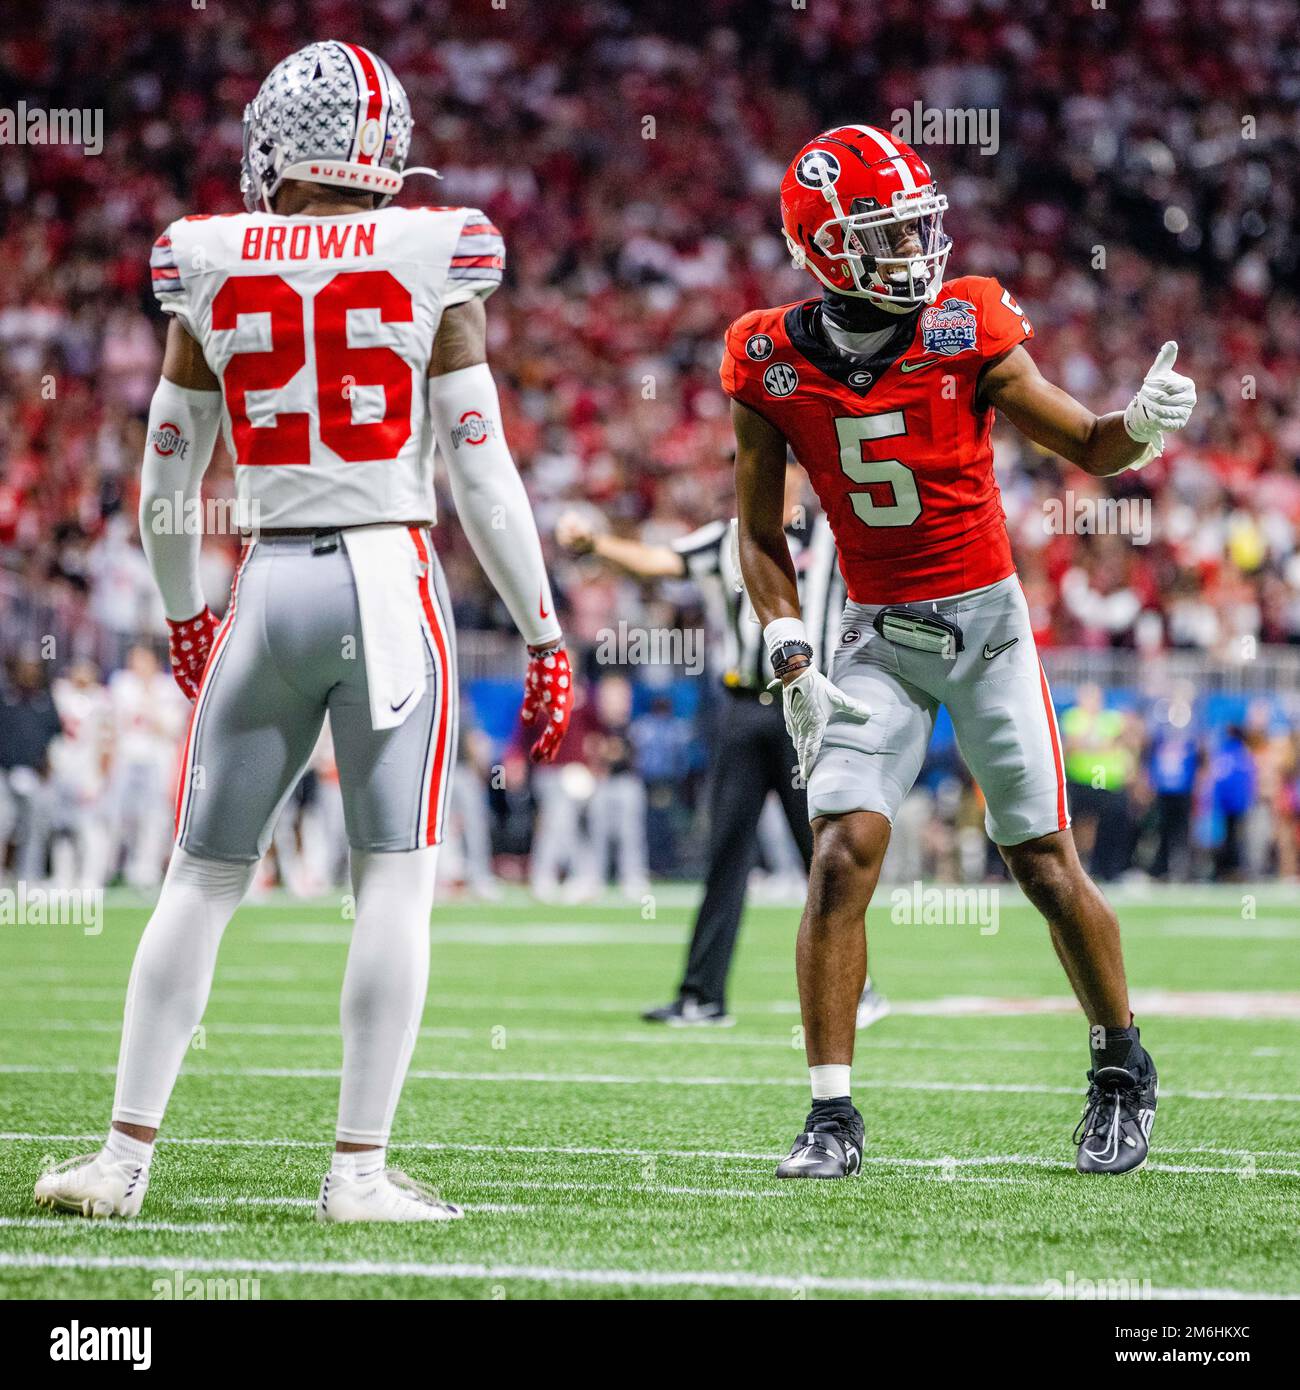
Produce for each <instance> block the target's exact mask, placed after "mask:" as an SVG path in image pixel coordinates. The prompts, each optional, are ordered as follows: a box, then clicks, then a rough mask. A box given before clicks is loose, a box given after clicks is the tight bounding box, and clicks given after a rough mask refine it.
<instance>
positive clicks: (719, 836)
mask: <svg viewBox="0 0 1300 1390" xmlns="http://www.w3.org/2000/svg"><path fill="white" fill-rule="evenodd" d="M803 483H804V474H803V470H802V469H801V468H800V467H799V466H798V464H796V463H793V462H792V463H791V464H790V465H789V466H788V467H787V468H786V475H785V522H786V536H787V538H788V540H789V542H790V553H791V555H792V557H793V558H794V565H795V571H796V573H797V574H798V578H799V598H800V606H801V607H802V610H803V621H804V626H805V627H806V628H807V630H808V633H809V637H810V640H811V641H812V642H813V643H814V646H815V650H816V651H817V653H818V657H819V659H820V660H821V662H822V664H823V668H825V667H828V666H829V665H830V658H831V654H832V653H833V651H834V649H835V646H836V643H837V641H838V634H839V621H840V614H841V613H842V612H843V609H844V602H845V592H844V580H843V578H842V576H841V575H840V569H839V561H838V556H837V555H836V551H835V541H834V538H833V537H832V535H831V528H830V525H829V524H828V523H827V521H826V518H825V517H824V516H823V515H822V514H821V513H818V514H817V515H816V516H815V518H813V519H812V520H811V522H810V521H809V520H808V517H807V513H806V510H805V508H804V507H803V506H802V505H801V499H802V496H803ZM556 540H557V541H558V542H559V544H560V545H561V546H563V547H564V548H565V549H567V550H569V551H571V552H573V553H574V554H579V555H581V554H592V555H596V556H598V557H599V558H600V559H602V560H604V561H606V562H607V563H609V564H611V565H613V566H615V567H616V568H618V569H620V570H622V571H624V572H625V573H627V574H630V575H632V576H634V577H635V578H637V579H642V580H655V579H661V580H666V579H693V580H695V581H696V582H697V583H698V584H699V586H700V588H701V590H702V591H703V592H704V593H705V595H706V596H707V599H708V601H709V608H710V610H711V613H712V615H713V625H714V626H715V627H716V628H718V629H720V630H721V637H722V642H721V647H722V671H721V676H722V688H723V694H722V697H721V700H720V702H719V707H718V710H717V714H716V727H715V729H714V730H713V731H712V736H711V738H710V741H709V746H710V752H711V758H712V772H713V776H712V785H711V791H710V798H709V844H708V867H707V870H706V874H705V887H704V901H703V902H702V903H701V904H700V909H699V912H698V913H697V914H696V917H695V927H694V930H693V932H692V934H691V944H690V949H689V951H688V953H687V958H686V971H685V974H684V975H683V977H682V981H681V984H680V986H679V987H678V992H677V998H676V999H675V1000H673V1002H672V1003H670V1004H665V1005H663V1006H662V1007H660V1008H657V1009H650V1010H648V1011H647V1012H646V1013H644V1014H643V1015H642V1017H643V1018H644V1019H646V1020H647V1021H648V1022H653V1023H667V1024H672V1025H675V1026H678V1027H684V1026H690V1025H715V1026H717V1025H723V1026H725V1025H728V1024H730V1023H732V1022H734V1019H733V1018H732V1017H731V1016H730V1015H729V1014H728V1013H727V976H728V974H729V973H730V970H731V960H732V956H733V955H734V954H735V949H736V937H737V934H738V933H739V931H740V918H741V914H742V913H743V911H744V908H745V890H746V887H747V884H748V881H749V874H750V870H751V869H752V868H753V867H754V862H755V860H756V858H757V854H758V837H757V831H758V819H759V816H760V815H761V813H762V810H763V803H764V802H765V801H766V799H767V794H768V792H775V793H776V794H777V797H778V798H779V799H780V802H781V807H782V809H783V810H784V812H785V817H786V820H787V822H788V823H789V826H790V830H791V833H792V834H793V835H794V839H795V843H796V845H797V846H798V848H799V854H800V857H801V858H802V859H803V863H804V869H805V871H806V870H807V868H808V865H809V863H810V862H811V860H812V828H811V827H810V826H809V824H808V797H807V793H806V791H805V789H804V786H803V783H802V781H801V779H800V778H799V776H798V760H797V759H796V757H795V751H794V745H793V744H792V743H791V742H790V736H789V734H787V733H786V729H785V719H784V716H783V714H782V706H781V699H780V696H779V694H777V695H774V694H773V693H772V692H770V691H769V690H768V688H767V687H768V684H769V682H771V681H772V680H773V679H774V677H773V672H772V668H771V665H770V663H769V661H768V657H767V648H766V646H765V645H764V642H763V629H762V627H761V626H760V625H759V623H758V620H757V618H756V616H755V614H754V610H753V607H752V605H751V604H750V602H749V596H748V594H746V592H745V588H744V583H743V581H742V579H741V575H740V559H739V552H738V549H737V546H736V543H735V523H734V521H731V520H726V521H712V522H710V523H709V524H708V525H706V526H702V527H700V529H699V530H698V531H693V532H692V533H691V534H690V535H688V536H683V537H681V538H680V539H679V540H676V541H674V542H673V543H672V544H671V545H653V544H648V543H646V542H644V541H639V540H632V539H629V538H626V537H621V536H611V535H607V534H605V533H603V532H601V531H600V530H598V529H597V528H596V527H593V526H592V525H591V524H590V522H589V521H588V520H586V519H585V518H584V517H582V516H580V515H579V514H577V513H569V514H568V515H566V516H563V517H561V518H560V520H559V522H558V523H557V526H556ZM888 1009H889V1006H888V1004H887V1003H886V1002H885V1000H884V998H883V997H882V996H881V995H880V994H879V992H878V991H877V990H875V989H874V988H873V987H872V983H871V980H870V978H868V980H867V983H866V988H865V989H864V991H863V994H862V999H861V1001H860V1003H859V1006H858V1026H859V1027H861V1028H865V1027H866V1026H867V1025H868V1024H870V1023H873V1022H875V1020H876V1019H878V1018H882V1017H883V1016H884V1015H885V1013H887V1012H888Z"/></svg>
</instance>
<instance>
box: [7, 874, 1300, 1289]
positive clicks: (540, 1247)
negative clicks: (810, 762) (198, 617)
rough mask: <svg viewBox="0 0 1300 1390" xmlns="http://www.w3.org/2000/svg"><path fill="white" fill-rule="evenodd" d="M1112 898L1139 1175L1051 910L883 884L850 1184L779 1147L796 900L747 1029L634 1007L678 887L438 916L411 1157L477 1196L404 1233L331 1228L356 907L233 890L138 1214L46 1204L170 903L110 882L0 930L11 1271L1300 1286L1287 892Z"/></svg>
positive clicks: (642, 1282)
mask: <svg viewBox="0 0 1300 1390" xmlns="http://www.w3.org/2000/svg"><path fill="white" fill-rule="evenodd" d="M1116 899H1117V903H1118V905H1119V908H1120V915H1121V920H1122V922H1123V925H1124V933H1125V938H1126V942H1127V952H1128V961H1129V971H1130V980H1131V984H1132V986H1133V989H1134V993H1135V999H1136V1002H1137V1005H1138V1008H1139V1020H1138V1021H1139V1022H1140V1023H1141V1024H1143V1025H1144V1040H1145V1041H1146V1042H1147V1044H1148V1045H1149V1047H1150V1049H1151V1051H1152V1052H1153V1054H1154V1055H1155V1057H1156V1060H1157V1062H1158V1064H1159V1066H1160V1074H1161V1084H1162V1091H1161V1098H1160V1108H1159V1115H1158V1118H1157V1122H1156V1128H1155V1134H1154V1144H1153V1150H1152V1157H1151V1161H1150V1162H1149V1163H1148V1165H1147V1167H1146V1168H1145V1170H1143V1171H1142V1172H1140V1173H1137V1174H1134V1175H1132V1176H1129V1177H1126V1178H1117V1179H1108V1178H1100V1177H1092V1178H1084V1177H1080V1176H1079V1175H1077V1174H1076V1173H1075V1172H1074V1171H1073V1167H1072V1159H1073V1148H1072V1145H1071V1142H1070V1134H1071V1131H1072V1129H1073V1127H1074V1124H1075V1121H1076V1119H1077V1118H1078V1115H1079V1112H1080V1109H1081V1105H1082V1098H1083V1089H1084V1071H1085V1069H1086V1066H1087V1037H1086V1030H1085V1028H1084V1026H1083V1024H1082V1022H1081V1019H1080V1018H1079V1016H1078V1015H1077V1014H1074V1013H1071V1012H1070V1011H1069V1010H1068V1004H1067V1001H1066V999H1065V997H1064V996H1065V993H1066V991H1065V986H1064V980H1063V977H1062V975H1061V973H1060V971H1059V968H1058V966H1057V964H1056V960H1055V957H1054V956H1053V954H1052V952H1051V950H1050V947H1049V945H1048V941H1047V937H1046V934H1045V931H1044V929H1043V927H1042V925H1041V923H1040V922H1039V921H1038V919H1037V918H1036V916H1035V915H1034V914H1033V912H1032V911H1031V910H1030V909H1029V908H1027V907H1026V906H1024V905H1023V903H1022V902H1021V901H1020V900H1019V899H1018V898H1017V897H1015V896H1014V895H1013V894H1011V893H1009V892H1004V893H1003V895H1002V902H1001V913H1000V921H999V925H998V930H997V931H996V933H988V934H983V933H981V932H980V931H979V929H978V928H977V927H972V926H952V925H931V926H905V925H894V924H892V923H891V922H890V921H889V916H888V912H887V910H886V911H881V910H878V909H875V908H873V910H872V920H871V939H872V967H873V970H874V972H875V973H876V976H877V978H878V981H879V983H880V984H881V986H882V987H883V989H884V990H885V991H886V993H887V994H888V995H889V997H890V998H891V1000H892V1002H893V1004H894V1006H895V1009H894V1012H893V1014H892V1015H891V1016H890V1017H888V1018H886V1019H885V1020H883V1021H882V1022H880V1023H879V1024H877V1025H876V1026H875V1027H873V1028H871V1029H870V1030H869V1031H868V1032H866V1033H863V1034H861V1035H860V1040H859V1048H858V1056H857V1061H856V1064H855V1093H856V1097H857V1100H858V1104H859V1106H860V1108H861V1109H862V1111H863V1113H864V1115H865V1118H866V1123H867V1157H866V1163H865V1166H864V1170H863V1175H862V1176H861V1177H859V1178H856V1179H853V1180H850V1181H847V1182H840V1183H817V1182H787V1183H778V1182H777V1181H776V1180H775V1179H774V1178H773V1176H772V1170H773V1166H774V1163H775V1160H776V1159H777V1158H778V1157H779V1156H781V1155H782V1154H783V1153H784V1152H785V1150H786V1149H787V1148H788V1147H789V1144H790V1142H791V1140H792V1139H793V1138H794V1136H795V1134H796V1133H797V1132H798V1130H799V1128H800V1122H801V1120H802V1119H803V1115H804V1112H805V1109H806V1105H807V1072H806V1070H805V1068H804V1061H803V1055H802V1051H801V1050H800V1047H799V1042H798V1036H797V1029H798V1021H799V1020H798V1013H797V1009H796V1005H795V1002H794V980H793V965H792V943H793V935H794V930H795V925H796V921H797V909H796V908H795V907H793V906H784V907H776V906H763V907H756V908H753V909H751V911H750V913H749V915H748V918H747V921H746V926H745V930H744V933H743V936H742V941H741V949H740V954H739V960H738V965H737V970H736V974H735V978H734V988H733V997H732V1000H731V1003H732V1007H733V1010H734V1011H735V1012H736V1014H737V1015H738V1021H737V1024H736V1026H735V1027H734V1028H731V1029H728V1030H708V1031H697V1030H689V1031H668V1030H663V1029H655V1028H653V1027H651V1026H649V1025H645V1024H642V1023H640V1022H639V1021H638V1019H637V1011H638V1009H640V1008H641V1007H643V1006H645V1005H647V1004H654V1003H659V1002H662V1001H663V1000H664V999H665V998H666V997H668V994H669V993H670V987H671V986H672V984H673V983H674V981H675V979H676V974H677V971H678V968H679V964H680V959H681V953H682V945H683V942H684V940H685V936H686V932H687V928H688V925H689V921H690V909H691V906H692V903H693V892H692V891H691V890H687V889H682V888H672V889H665V890H663V891H662V892H661V893H660V894H659V896H658V899H657V901H656V902H655V904H654V907H653V917H652V919H651V920H647V919H646V912H645V911H643V908H642V907H641V906H640V905H635V906H629V905H627V904H625V903H622V902H617V901H615V900H613V899H610V900H608V901H606V902H604V903H602V904H599V905H594V906H588V907H582V908H558V907H542V906H538V905H537V904H535V903H532V902H531V901H529V900H528V899H526V898H524V897H523V896H521V895H517V894H516V895H513V896H511V897H509V898H508V899H507V900H506V901H505V902H504V903H502V904H497V905H492V906H481V905H461V904H454V903H453V904H449V905H447V906H443V907H439V908H438V910H437V912H436V914H435V918H434V923H433V943H434V945H433V970H432V979H431V983H430V990H429V1000H428V1006H427V1008H426V1012H425V1020H424V1022H425V1026H424V1029H423V1032H422V1034H421V1037H420V1040H419V1044H418V1047H417V1049H416V1053H415V1057H414V1061H413V1064H412V1068H413V1069H412V1074H411V1076H410V1078H409V1080H408V1082H407V1086H406V1091H405V1094H404V1097H403V1101H402V1105H401V1108H400V1110H399V1111H398V1117H397V1125H396V1130H395V1134H394V1143H393V1146H392V1148H391V1149H390V1159H391V1161H392V1162H394V1163H395V1164H398V1165H400V1166H401V1167H403V1168H405V1169H406V1170H407V1171H408V1172H409V1173H410V1174H411V1175H412V1176H414V1177H416V1178H419V1179H421V1180H423V1181H426V1182H429V1183H432V1184H434V1185H435V1186H437V1187H438V1188H439V1189H440V1190H441V1191H442V1192H443V1194H444V1195H445V1196H446V1197H448V1198H450V1199H452V1200H455V1201H457V1202H459V1203H462V1204H463V1205H464V1206H465V1207H466V1216H465V1219H464V1220H463V1221H460V1222H451V1223H443V1224H436V1225H424V1226H418V1227H400V1228H395V1227H384V1226H354V1227H337V1226H334V1227H321V1226H318V1225H317V1224H316V1223H315V1221H314V1220H313V1219H312V1204H313V1201H314V1198H315V1196H316V1192H317V1188H318V1185H319V1182H320V1178H321V1174H322V1172H323V1171H324V1169H325V1167H326V1165H327V1162H328V1154H329V1147H330V1142H331V1138H332V1130H333V1121H334V1106H335V1097H336V1091H337V1086H338V1066H339V1051H340V1049H339V1041H338V1036H337V1017H338V988H339V983H340V980H341V978H342V972H343V964H344V957H345V953H346V950H347V941H348V925H347V923H346V922H345V921H343V920H341V917H340V913H339V909H338V906H337V904H310V905H304V904H302V903H294V902H288V901H281V900H275V901H272V902H268V903H261V904H256V905H251V906H248V907H245V908H244V909H243V910H241V912H240V913H239V914H238V916H237V917H236V919H235V921H234V923H233V925H232V926H231V929H230V931H229V934H228V935H227V937H226V942H225V946H224V948H223V952H222V957H221V962H220V966H219V968H218V973H217V981H216V986H215V988H214V992H213V995H212V1000H211V1003H210V1006H209V1009H208V1013H207V1017H206V1019H205V1022H204V1029H203V1031H202V1033H201V1035H199V1036H196V1040H195V1047H194V1049H193V1051H192V1053H191V1055H190V1057H189V1060H188V1061H187V1063H186V1067H185V1070H184V1072H183V1073H182V1076H181V1079H180V1083H179V1085H178V1087H177V1090H176V1093H175V1096H174V1098H173V1102H172V1108H171V1110H170V1112H169V1115H168V1121H167V1127H166V1129H165V1131H164V1141H165V1142H163V1143H161V1144H160V1147H159V1152H158V1155H157V1158H156V1159H155V1162H154V1168H153V1181H152V1185H151V1187H150V1190H149V1196H148V1200H147V1202H146V1204H145V1209H144V1212H143V1214H142V1216H141V1218H140V1219H139V1220H137V1221H134V1222H118V1221H114V1222H104V1223H94V1224H92V1223H90V1222H88V1221H84V1220H81V1219H79V1218H74V1217H68V1216H58V1215H53V1214H48V1213H46V1212H43V1211H38V1210H37V1208H36V1207H35V1206H34V1205H33V1204H32V1200H31V1191H32V1184H33V1182H34V1180H35V1178H36V1177H37V1175H38V1173H39V1172H40V1170H41V1168H42V1166H43V1165H44V1164H47V1163H49V1162H51V1161H55V1160H61V1159H63V1158H65V1157H68V1156H70V1155H72V1154H75V1153H79V1152H84V1151H86V1150H88V1149H92V1148H94V1147H95V1146H96V1144H97V1142H98V1139H99V1137H100V1136H101V1135H102V1133H103V1130H104V1128H105V1127H106V1124H107V1116H108V1108H109V1104H110V1101H111V1098H112V1089H113V1076H112V1071H113V1065H114V1061H115V1058H116V1052H117V1033H118V1020H119V1018H120V1014H121V1003H122V995H123V990H124V987H125V983H126V978H127V973H128V969H129V966H130V961H131V955H132V951H133V949H134V946H135V942H136V939H137V937H138V935H139V933H140V930H141V928H142V927H143V925H144V922H145V920H146V917H147V909H146V908H145V907H144V906H142V905H140V904H132V903H130V902H128V901H125V900H118V901H116V902H114V901H113V900H112V899H111V897H110V902H109V906H108V909H107V912H106V920H105V926H104V930H103V931H102V933H101V934H100V935H98V936H87V935H85V934H84V933H83V932H82V931H81V929H80V928H78V927H71V926H63V927H44V926H41V927H38V926H25V927H15V926H6V927H4V928H3V929H0V930H2V931H3V938H2V939H3V943H4V956H5V969H4V971H3V974H2V975H0V1078H2V1087H3V1090H2V1094H3V1106H2V1113H0V1130H3V1133H0V1156H2V1158H3V1162H2V1163H0V1296H3V1297H9V1298H27V1297H47V1296H56V1297H71V1296H89V1297H106V1298H121V1299H150V1298H154V1297H157V1296H159V1293H160V1290H161V1289H162V1288H163V1287H165V1288H166V1289H167V1290H170V1291H171V1292H173V1293H175V1292H176V1291H178V1290H181V1291H187V1292H189V1293H190V1294H191V1295H194V1294H195V1293H197V1292H199V1291H202V1292H204V1293H206V1294H207V1295H209V1296H215V1295H216V1293H217V1292H218V1291H220V1290H221V1285H220V1281H222V1280H231V1281H245V1282H244V1283H243V1285H242V1288H243V1291H244V1293H245V1294H246V1295H253V1294H256V1295H257V1296H260V1297H261V1298H263V1299H274V1298H302V1297H310V1298H327V1299H336V1298H389V1297H412V1298H433V1297H461V1298H478V1299H485V1298H524V1297H548V1298H628V1297H631V1298H646V1297H667V1298H682V1297H689V1298H717V1297H727V1298H731V1297H765V1298H831V1297H864V1296H873V1297H916V1296H918V1295H920V1296H935V1297H972V1298H978V1297H1022V1298H1036V1297H1044V1296H1046V1295H1048V1294H1052V1293H1061V1292H1064V1293H1066V1294H1067V1296H1068V1295H1071V1294H1072V1295H1073V1296H1082V1297H1086V1296H1087V1295H1088V1292H1089V1291H1090V1290H1092V1289H1094V1288H1096V1287H1097V1286H1098V1285H1100V1286H1101V1288H1102V1289H1107V1290H1109V1291H1111V1293H1115V1292H1125V1291H1128V1292H1133V1293H1139V1294H1143V1293H1147V1294H1150V1295H1151V1296H1154V1297H1160V1296H1162V1295H1163V1296H1172V1297H1180V1298H1181V1297H1188V1296H1192V1295H1194V1294H1198V1293H1200V1294H1207V1295H1220V1296H1221V1295H1223V1294H1225V1293H1228V1294H1231V1293H1244V1294H1261V1293H1270V1294H1288V1293H1289V1294H1298V1293H1300V1253H1298V1251H1297V1242H1296V1236H1295V1233H1296V1230H1297V1228H1298V1225H1300V1222H1298V1220H1297V1218H1298V1217H1300V1074H1298V1068H1297V1056H1298V1055H1300V1054H1298V1052H1297V1040H1298V1037H1300V914H1297V911H1296V907H1295V890H1294V888H1285V887H1280V886H1275V887H1271V888H1263V889H1260V890H1259V892H1258V893H1257V894H1256V893H1253V892H1252V891H1251V890H1238V889H1226V888H1224V889H1185V890H1172V891H1168V892H1156V891H1154V890H1152V891H1149V892H1147V893H1136V892H1134V893H1132V894H1124V893H1120V894H1117V895H1116ZM186 1280H190V1281H196V1282H191V1283H189V1284H188V1285H186V1283H185V1281H186ZM210 1280H211V1281H218V1282H216V1283H212V1284H209V1283H208V1282H207V1281H210ZM1114 1281H1126V1282H1119V1283H1117V1282H1114ZM237 1287H239V1286H238V1284H237V1283H236V1284H234V1285H229V1286H226V1288H225V1290H224V1291H225V1292H227V1293H229V1292H232V1291H233V1290H234V1289H235V1288H237Z"/></svg>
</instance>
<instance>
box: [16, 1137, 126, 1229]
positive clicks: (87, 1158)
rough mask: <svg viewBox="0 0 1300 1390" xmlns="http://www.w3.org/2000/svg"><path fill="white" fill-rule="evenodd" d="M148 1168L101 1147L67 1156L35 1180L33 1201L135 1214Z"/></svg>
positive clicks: (86, 1212) (88, 1211) (94, 1213)
mask: <svg viewBox="0 0 1300 1390" xmlns="http://www.w3.org/2000/svg"><path fill="white" fill-rule="evenodd" d="M148 1186H149V1170H148V1168H146V1167H145V1165H144V1164H143V1163H137V1162H135V1161H134V1160H132V1159H117V1158H113V1157H112V1156H111V1155H109V1154H108V1153H107V1152H106V1151H105V1150H103V1149H101V1150H100V1151H99V1152H98V1153H95V1154H82V1155H81V1156H80V1157H79V1158H70V1159H68V1160H67V1161H66V1162H64V1163H60V1164H59V1165H58V1166H57V1167H56V1168H50V1169H48V1170H47V1171H46V1172H44V1173H42V1174H41V1176H40V1177H39V1178H37V1180H36V1191H35V1194H34V1195H35V1197H36V1205H37V1206H38V1207H55V1208H56V1209H57V1210H59V1211H73V1212H76V1213H77V1215H79V1216H90V1217H108V1216H122V1217H132V1216H139V1214H140V1205H141V1203H142V1202H143V1201H144V1194H145V1190H146V1189H147V1188H148Z"/></svg>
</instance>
